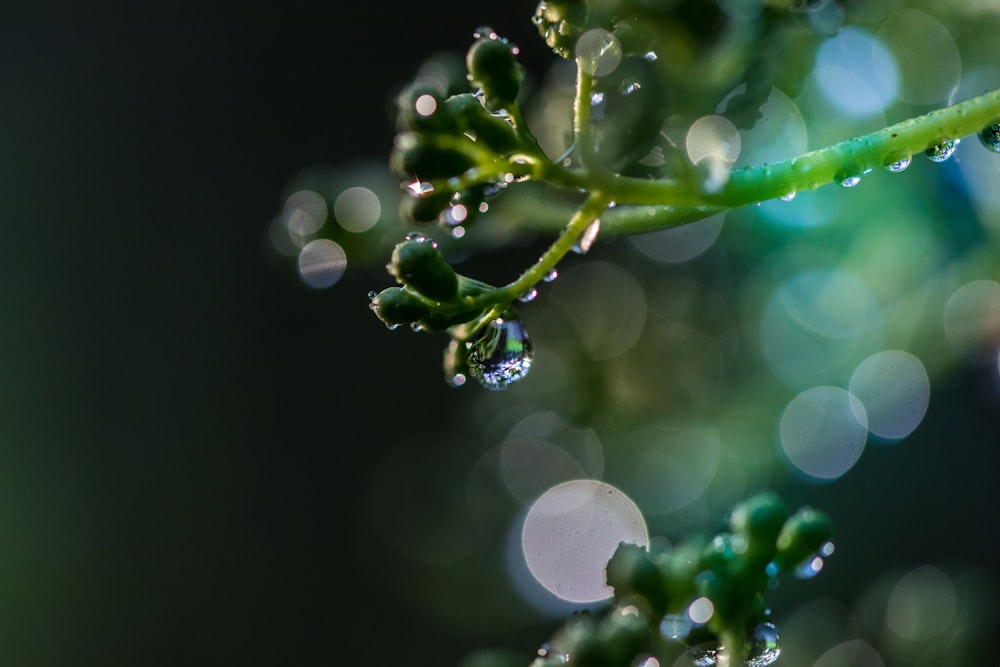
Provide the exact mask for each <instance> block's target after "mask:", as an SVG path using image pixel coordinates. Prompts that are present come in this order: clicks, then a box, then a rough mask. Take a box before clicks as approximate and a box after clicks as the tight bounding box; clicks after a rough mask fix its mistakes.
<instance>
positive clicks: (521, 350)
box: [465, 313, 534, 390]
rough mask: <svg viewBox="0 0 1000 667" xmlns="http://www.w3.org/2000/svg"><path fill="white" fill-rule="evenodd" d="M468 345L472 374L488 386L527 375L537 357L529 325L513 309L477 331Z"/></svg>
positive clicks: (499, 385)
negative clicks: (529, 332) (526, 325)
mask: <svg viewBox="0 0 1000 667" xmlns="http://www.w3.org/2000/svg"><path fill="white" fill-rule="evenodd" d="M465 347H466V350H467V352H466V357H467V362H468V364H469V375H471V376H472V377H473V378H475V380H476V381H477V382H479V384H481V385H483V386H484V387H486V388H487V389H494V390H497V389H506V388H507V386H508V385H510V384H512V383H514V382H517V381H518V380H520V379H521V378H523V377H524V376H525V375H527V373H528V370H529V369H530V368H531V362H532V361H533V360H534V349H533V347H532V344H531V337H530V336H529V335H528V329H527V328H526V327H525V326H524V322H522V321H521V320H520V319H519V318H517V317H516V316H512V315H511V314H509V313H505V314H504V316H502V317H498V318H496V319H495V320H493V321H492V322H490V323H489V324H487V325H486V326H484V327H483V328H482V329H480V330H479V331H478V332H476V334H475V336H473V338H472V339H471V340H469V341H467V342H466V343H465Z"/></svg>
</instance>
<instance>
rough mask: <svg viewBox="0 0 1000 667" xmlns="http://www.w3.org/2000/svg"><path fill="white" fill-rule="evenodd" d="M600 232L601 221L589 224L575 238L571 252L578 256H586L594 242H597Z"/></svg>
mask: <svg viewBox="0 0 1000 667" xmlns="http://www.w3.org/2000/svg"><path fill="white" fill-rule="evenodd" d="M600 231H601V219H600V218H598V219H597V220H594V221H593V222H592V223H590V224H589V225H588V226H587V228H586V229H585V230H583V231H582V232H581V233H580V236H578V237H577V238H576V241H575V242H574V243H573V252H575V253H577V254H579V255H586V254H587V253H588V252H589V251H590V248H591V246H593V245H594V241H596V240H597V234H598V233H599V232H600Z"/></svg>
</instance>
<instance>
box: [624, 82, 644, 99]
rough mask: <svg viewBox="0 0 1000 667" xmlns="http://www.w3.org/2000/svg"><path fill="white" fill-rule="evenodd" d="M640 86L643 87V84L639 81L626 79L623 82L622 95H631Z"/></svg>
mask: <svg viewBox="0 0 1000 667" xmlns="http://www.w3.org/2000/svg"><path fill="white" fill-rule="evenodd" d="M640 88H642V84H640V83H639V82H638V81H624V82H623V83H622V95H626V96H627V95H631V94H632V93H634V92H635V91H637V90H639V89H640Z"/></svg>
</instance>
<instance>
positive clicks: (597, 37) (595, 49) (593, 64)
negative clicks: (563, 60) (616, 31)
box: [575, 28, 622, 76]
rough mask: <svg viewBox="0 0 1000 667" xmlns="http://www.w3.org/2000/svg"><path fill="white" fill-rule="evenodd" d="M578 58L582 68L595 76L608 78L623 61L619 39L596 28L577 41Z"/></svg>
mask: <svg viewBox="0 0 1000 667" xmlns="http://www.w3.org/2000/svg"><path fill="white" fill-rule="evenodd" d="M575 51H576V58H577V61H578V62H579V65H580V67H581V68H582V69H583V70H584V71H585V72H587V73H588V74H591V75H593V76H606V75H608V74H611V72H613V71H615V69H616V68H617V67H618V65H619V64H620V63H621V61H622V45H621V42H619V41H618V38H617V37H615V36H614V35H613V34H611V33H610V32H608V31H607V30H604V29H603V28H594V29H593V30H588V31H587V32H585V33H583V34H582V35H580V38H579V39H577V40H576V48H575Z"/></svg>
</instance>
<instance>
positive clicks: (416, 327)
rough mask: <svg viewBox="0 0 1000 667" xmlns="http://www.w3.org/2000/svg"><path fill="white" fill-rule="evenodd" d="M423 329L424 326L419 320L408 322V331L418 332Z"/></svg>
mask: <svg viewBox="0 0 1000 667" xmlns="http://www.w3.org/2000/svg"><path fill="white" fill-rule="evenodd" d="M423 330H424V326H423V325H422V324H420V322H410V331H412V332H413V333H420V332H421V331H423Z"/></svg>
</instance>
